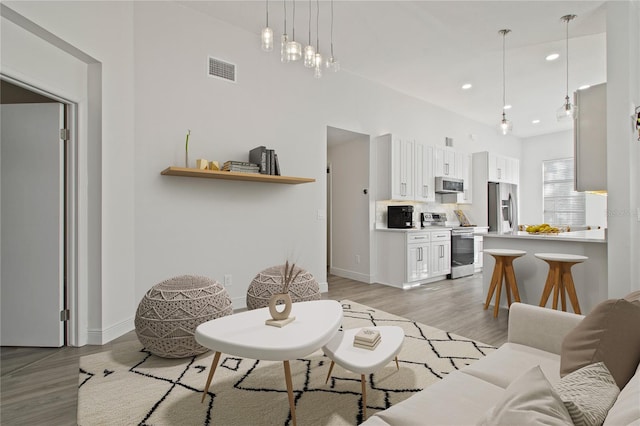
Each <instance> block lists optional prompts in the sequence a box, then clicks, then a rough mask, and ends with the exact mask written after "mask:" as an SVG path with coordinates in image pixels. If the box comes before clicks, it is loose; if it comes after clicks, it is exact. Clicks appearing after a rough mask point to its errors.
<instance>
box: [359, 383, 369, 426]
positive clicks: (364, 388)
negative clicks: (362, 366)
mask: <svg viewBox="0 0 640 426" xmlns="http://www.w3.org/2000/svg"><path fill="white" fill-rule="evenodd" d="M360 383H361V384H362V414H363V415H364V419H365V420H367V380H366V379H365V378H364V374H361V375H360Z"/></svg>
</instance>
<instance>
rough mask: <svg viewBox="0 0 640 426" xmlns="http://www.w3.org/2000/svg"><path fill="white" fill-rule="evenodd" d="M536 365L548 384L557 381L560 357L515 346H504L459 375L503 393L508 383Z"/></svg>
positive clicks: (538, 350) (510, 344)
mask: <svg viewBox="0 0 640 426" xmlns="http://www.w3.org/2000/svg"><path fill="white" fill-rule="evenodd" d="M536 365H539V366H540V368H541V369H542V372H543V373H544V375H545V377H546V378H547V380H549V382H550V383H551V384H554V383H556V382H558V381H559V380H560V355H556V354H552V353H551V352H546V351H542V350H540V349H535V348H531V347H529V346H524V345H520V344H518V343H505V344H504V345H502V346H501V347H500V348H499V349H498V350H497V351H495V352H493V353H492V354H491V356H487V357H484V358H482V359H480V360H478V361H476V362H474V363H473V364H471V365H469V366H467V367H465V368H463V369H462V370H461V371H462V372H464V373H466V374H469V375H471V376H474V377H477V378H479V379H481V380H485V381H487V382H489V383H491V384H493V385H495V386H499V387H501V388H503V389H506V388H507V386H509V384H510V383H511V382H513V381H514V380H515V379H516V378H518V377H519V376H520V375H522V374H523V373H524V372H526V371H528V370H530V369H531V368H532V367H535V366H536Z"/></svg>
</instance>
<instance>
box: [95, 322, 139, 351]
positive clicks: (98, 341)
mask: <svg viewBox="0 0 640 426" xmlns="http://www.w3.org/2000/svg"><path fill="white" fill-rule="evenodd" d="M134 329H135V322H134V318H128V319H126V320H124V321H122V322H119V323H118V324H115V325H112V326H111V327H108V328H106V329H104V330H91V329H89V331H88V332H87V344H88V345H104V344H105V343H109V342H110V341H112V340H113V339H117V338H118V337H120V336H122V335H124V334H126V333H128V332H130V331H132V330H134Z"/></svg>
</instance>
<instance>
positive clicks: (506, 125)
mask: <svg viewBox="0 0 640 426" xmlns="http://www.w3.org/2000/svg"><path fill="white" fill-rule="evenodd" d="M511 130H513V125H512V124H511V121H510V120H507V116H506V115H505V114H504V113H502V121H501V122H500V133H502V134H503V135H505V136H506V135H508V134H509V133H510V132H511Z"/></svg>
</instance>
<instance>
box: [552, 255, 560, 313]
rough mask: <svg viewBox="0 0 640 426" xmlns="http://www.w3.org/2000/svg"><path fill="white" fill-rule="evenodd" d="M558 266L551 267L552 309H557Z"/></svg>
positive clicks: (558, 289) (558, 288)
mask: <svg viewBox="0 0 640 426" xmlns="http://www.w3.org/2000/svg"><path fill="white" fill-rule="evenodd" d="M560 279H561V276H560V265H558V264H554V265H553V309H558V293H559V292H560Z"/></svg>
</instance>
